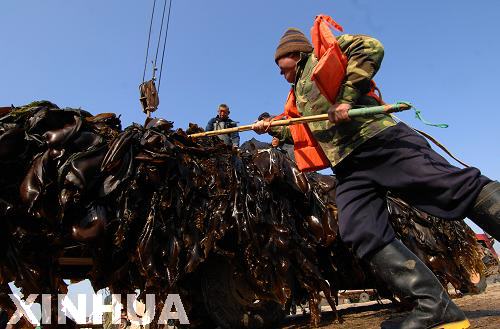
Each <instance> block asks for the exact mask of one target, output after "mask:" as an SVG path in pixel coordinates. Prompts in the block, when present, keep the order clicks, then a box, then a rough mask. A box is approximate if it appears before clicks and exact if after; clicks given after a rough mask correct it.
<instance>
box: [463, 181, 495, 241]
mask: <svg viewBox="0 0 500 329" xmlns="http://www.w3.org/2000/svg"><path fill="white" fill-rule="evenodd" d="M467 217H469V218H470V219H471V220H472V221H473V222H474V223H476V225H477V226H479V227H480V228H482V229H483V230H484V231H485V232H486V233H488V234H489V235H491V236H492V237H494V238H495V239H496V240H497V241H500V183H499V182H496V181H493V182H490V183H488V184H486V185H485V186H484V187H483V189H482V190H481V192H480V193H479V196H478V197H477V199H476V201H475V202H474V206H473V207H472V209H471V211H470V212H469V213H468V214H467Z"/></svg>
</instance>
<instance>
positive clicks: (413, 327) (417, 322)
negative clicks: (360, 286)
mask: <svg viewBox="0 0 500 329" xmlns="http://www.w3.org/2000/svg"><path fill="white" fill-rule="evenodd" d="M368 261H369V263H370V265H371V266H372V268H373V270H374V271H375V274H376V275H377V276H378V277H379V278H380V279H381V280H382V281H383V282H384V283H385V284H387V285H388V288H389V289H391V290H392V292H393V293H394V294H396V295H397V296H398V297H401V298H405V299H410V300H413V301H415V303H416V306H415V308H414V309H413V310H412V311H411V312H410V314H409V315H408V317H407V318H406V319H404V320H403V322H401V323H399V324H397V325H393V326H390V327H389V328H391V329H392V328H398V329H426V328H446V329H465V328H468V327H469V326H470V324H469V321H468V320H467V319H466V317H465V314H464V313H463V312H462V311H461V310H460V309H459V308H458V306H456V305H455V303H453V302H452V301H451V299H450V297H449V296H448V293H447V292H446V291H445V289H444V288H443V286H442V285H441V283H440V282H439V280H438V279H437V278H436V276H435V275H434V273H432V272H431V270H429V269H428V268H427V266H425V264H424V263H422V261H421V260H420V259H419V258H418V257H417V256H415V254H413V253H412V252H411V251H410V250H409V249H408V248H406V246H405V245H404V244H402V243H401V242H400V241H399V240H396V239H395V240H393V241H392V242H391V243H389V244H388V245H387V246H385V247H384V248H382V249H381V250H379V251H378V252H376V253H375V254H374V255H372V256H371V257H370V258H369V259H368ZM383 328H387V327H383Z"/></svg>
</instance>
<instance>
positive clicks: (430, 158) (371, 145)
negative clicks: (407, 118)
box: [340, 123, 500, 239]
mask: <svg viewBox="0 0 500 329" xmlns="http://www.w3.org/2000/svg"><path fill="white" fill-rule="evenodd" d="M346 160H348V161H347V162H346V164H342V163H341V165H340V166H341V167H342V168H344V167H349V166H350V167H355V168H360V169H361V170H367V171H368V170H369V171H370V175H371V176H370V177H371V179H373V181H374V182H376V183H377V184H379V185H381V186H385V187H386V188H387V189H389V190H391V191H392V192H394V193H395V194H397V195H398V196H400V197H401V198H403V199H405V200H406V201H408V202H409V203H411V205H412V206H415V207H417V208H418V209H421V210H423V211H425V212H428V213H429V214H432V215H434V216H437V217H441V218H447V219H462V218H464V217H465V216H467V215H469V218H471V219H472V220H473V221H475V222H476V224H478V225H479V226H480V227H482V228H483V229H484V230H486V231H487V232H488V233H489V234H491V235H493V236H494V237H495V238H496V239H500V209H499V208H500V207H499V204H498V202H499V200H500V187H499V185H498V182H492V181H491V180H490V179H489V178H487V177H485V176H483V175H481V173H480V171H479V170H478V169H477V168H465V169H459V168H457V167H455V166H452V165H451V164H449V163H448V161H446V160H445V159H444V158H443V157H441V156H440V155H439V154H438V153H436V152H435V151H434V150H432V149H431V148H430V146H429V144H428V143H427V141H426V140H425V139H424V138H423V137H421V136H420V135H418V134H417V133H415V132H414V131H413V130H412V129H410V128H409V127H408V126H406V125H405V124H402V123H400V124H398V125H397V126H395V127H391V128H388V129H386V130H384V131H383V132H381V133H380V134H378V135H377V136H375V137H374V138H372V139H371V140H369V141H367V142H366V143H365V144H363V145H362V146H361V147H359V148H358V149H356V150H355V151H354V152H353V153H352V154H351V155H349V156H348V158H347V159H346ZM487 184H488V187H487V188H485V186H486V185H487ZM481 191H483V192H481ZM480 193H481V195H480Z"/></svg>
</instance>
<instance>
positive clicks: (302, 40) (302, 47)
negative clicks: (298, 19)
mask: <svg viewBox="0 0 500 329" xmlns="http://www.w3.org/2000/svg"><path fill="white" fill-rule="evenodd" d="M312 51H313V46H312V45H311V43H310V42H309V40H308V39H307V37H306V36H305V35H304V33H302V31H301V30H299V29H297V28H294V27H290V28H288V30H286V31H285V34H283V36H282V37H281V39H280V41H279V43H278V47H277V48H276V53H275V54H274V61H275V62H278V59H280V58H281V57H283V56H285V55H287V54H290V53H299V52H304V53H310V52H312Z"/></svg>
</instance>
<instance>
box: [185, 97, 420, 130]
mask: <svg viewBox="0 0 500 329" xmlns="http://www.w3.org/2000/svg"><path fill="white" fill-rule="evenodd" d="M411 107H412V105H411V104H410V103H405V102H399V103H396V104H385V105H379V106H372V107H362V108H357V109H351V110H349V112H348V114H349V117H350V118H356V117H363V116H372V115H375V114H389V113H395V112H402V111H406V110H409V109H411ZM325 120H328V114H317V115H309V116H305V117H298V118H290V119H285V120H276V121H272V122H271V123H270V125H269V126H270V127H280V126H289V125H293V124H300V123H308V122H317V121H325ZM252 126H253V125H244V126H239V127H233V128H226V129H220V130H212V131H205V132H202V133H196V134H191V135H188V136H189V137H192V138H197V137H207V136H217V135H223V134H231V133H234V132H240V131H249V130H252Z"/></svg>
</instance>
